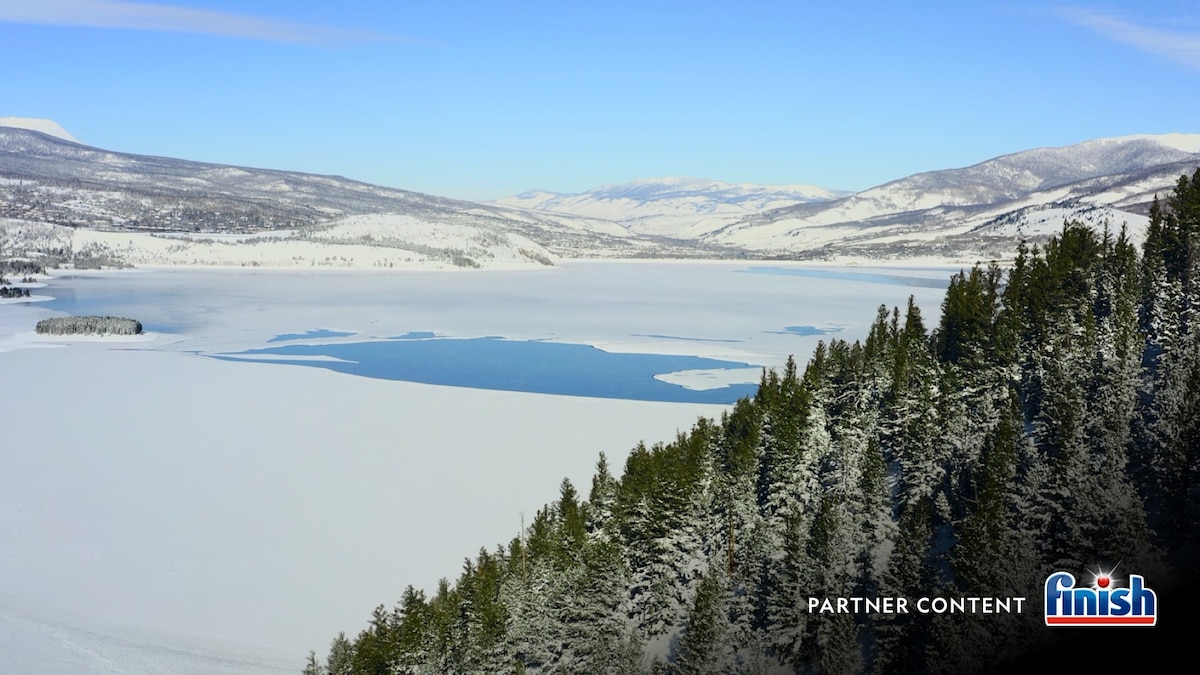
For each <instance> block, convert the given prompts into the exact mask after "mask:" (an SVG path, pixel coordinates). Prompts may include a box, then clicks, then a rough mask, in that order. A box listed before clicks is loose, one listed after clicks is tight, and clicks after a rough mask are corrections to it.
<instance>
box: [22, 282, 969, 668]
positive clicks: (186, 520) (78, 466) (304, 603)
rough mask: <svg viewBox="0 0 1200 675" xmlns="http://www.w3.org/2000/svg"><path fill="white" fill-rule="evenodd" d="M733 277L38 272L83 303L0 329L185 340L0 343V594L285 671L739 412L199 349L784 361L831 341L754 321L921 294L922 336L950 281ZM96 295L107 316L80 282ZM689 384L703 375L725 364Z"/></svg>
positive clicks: (857, 310)
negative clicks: (430, 344) (332, 330)
mask: <svg viewBox="0 0 1200 675" xmlns="http://www.w3.org/2000/svg"><path fill="white" fill-rule="evenodd" d="M737 269H739V266H737V265H731V264H715V265H714V264H651V263H638V264H621V263H566V264H564V265H562V266H561V267H560V268H558V269H552V270H544V271H538V272H489V271H475V272H470V273H461V274H459V273H423V272H414V273H411V274H388V275H373V274H370V273H338V272H326V273H319V274H314V273H297V272H288V273H283V272H276V273H267V272H259V273H255V272H250V271H246V272H240V271H230V272H199V271H183V272H160V271H153V272H146V271H139V272H125V273H113V274H92V275H88V276H89V278H87V279H80V280H75V281H61V280H60V281H57V282H52V283H51V285H50V287H49V288H48V289H47V290H46V291H45V292H46V294H48V295H49V294H53V290H54V288H55V287H56V284H64V283H65V284H71V285H72V287H73V288H75V289H76V290H77V291H78V293H77V294H76V296H75V298H76V300H75V301H74V304H73V305H70V306H66V305H63V306H58V307H55V308H47V307H46V305H47V304H54V303H38V304H37V305H6V306H3V307H0V340H6V339H7V340H10V341H11V338H12V337H13V336H14V335H16V334H18V333H28V332H30V331H32V330H33V326H34V324H35V323H36V322H37V320H39V319H42V318H46V317H48V316H61V315H63V314H64V313H65V312H70V313H80V314H86V313H100V314H114V315H119V316H121V315H123V316H130V317H131V318H135V319H137V320H139V321H142V323H143V324H144V325H146V324H150V325H170V326H175V327H177V328H176V329H175V334H174V335H170V336H162V337H160V339H157V340H154V341H152V342H142V343H137V342H135V343H118V344H109V343H107V342H80V343H71V344H70V345H69V346H67V347H63V348H58V349H26V350H21V351H15V352H5V353H0V373H3V378H4V381H5V385H6V389H7V390H8V391H10V392H11V393H12V394H13V395H12V396H9V397H8V398H6V403H5V405H6V419H7V420H9V423H8V424H6V427H5V432H4V440H3V443H2V444H0V467H2V470H0V594H5V593H8V594H13V593H21V594H24V595H28V596H31V597H33V598H35V599H36V600H38V601H39V602H43V603H45V604H46V605H48V606H52V607H57V608H65V609H69V610H71V611H72V612H76V613H78V614H80V615H82V616H92V617H99V618H100V619H102V620H103V622H104V624H103V626H108V625H132V626H142V627H147V626H150V627H155V629H156V630H161V631H164V632H170V633H172V634H175V633H179V634H190V635H205V636H212V637H213V638H214V639H218V640H220V639H224V640H235V641H241V642H246V643H250V644H252V645H255V646H259V647H261V649H260V652H256V653H258V654H259V656H257V657H255V658H259V659H261V660H262V662H265V663H273V662H274V661H272V659H274V658H277V656H276V655H278V654H279V653H281V652H282V653H288V654H294V655H295V659H296V660H295V666H294V670H295V671H298V670H300V668H301V667H302V665H303V659H304V657H305V655H307V653H308V650H309V649H315V650H317V651H318V652H319V653H320V652H323V651H325V650H326V649H327V648H328V645H329V641H330V639H331V638H332V637H333V636H335V635H337V633H338V632H339V631H345V632H346V633H347V634H354V633H356V632H357V631H358V630H361V629H362V628H364V627H365V626H366V624H367V621H368V620H369V618H370V612H371V610H372V609H373V608H374V607H375V606H376V605H378V604H380V603H384V604H388V605H390V604H391V603H392V602H394V601H396V600H398V599H399V598H400V596H401V593H402V592H403V590H404V587H405V586H406V585H408V584H413V585H415V586H417V587H420V588H425V589H432V588H434V587H435V585H436V583H437V580H438V579H439V578H440V577H443V576H447V577H450V578H451V579H453V578H454V577H455V576H456V575H457V574H458V571H459V570H461V567H462V561H463V558H464V557H467V556H474V555H475V554H476V553H477V552H478V551H479V548H480V547H481V546H485V547H487V548H489V549H494V548H495V547H496V546H497V545H499V544H501V543H506V542H508V541H509V540H511V539H512V538H513V537H515V536H516V535H517V533H518V528H519V525H520V522H521V514H522V513H523V514H524V515H525V521H526V523H528V522H529V521H530V519H531V518H532V516H533V514H534V513H536V511H537V510H538V509H539V508H540V507H541V506H543V505H544V504H546V503H547V502H548V501H550V500H552V499H553V498H554V497H555V495H557V493H558V486H559V483H560V482H561V480H562V479H563V477H568V478H569V479H570V480H571V481H572V482H573V483H574V484H575V485H576V487H577V488H579V489H581V490H586V489H587V487H586V486H587V485H589V484H590V483H589V481H590V478H591V475H592V471H593V467H594V464H595V461H596V459H597V456H598V454H599V453H600V452H604V453H606V454H607V456H608V459H609V463H610V465H611V466H613V467H621V466H622V465H623V464H624V461H625V457H626V455H627V453H628V451H629V449H630V448H632V447H634V446H635V445H636V444H637V442H638V441H639V440H645V441H646V442H647V443H652V442H656V441H670V440H671V439H673V438H675V434H676V431H677V430H684V429H687V428H689V427H690V426H691V425H692V424H693V423H694V422H695V420H696V418H697V416H699V415H705V416H709V417H714V416H717V415H719V414H720V413H721V412H722V411H724V410H727V409H728V406H719V405H700V404H681V403H658V402H643V401H622V400H612V399H592V398H581V397H563V396H548V395H537V394H523V393H511V392H497V391H481V390H475V389H466V388H456V387H440V386H430V385H420V384H411V383H406V382H395V381H385V380H378V379H369V378H358V377H349V376H345V375H342V374H339V373H335V372H330V371H328V370H324V369H319V368H303V367H287V366H263V365H260V364H246V363H232V362H226V361H217V360H213V359H207V358H196V357H195V353H197V352H199V353H228V352H234V351H240V350H241V351H244V350H250V349H257V348H262V347H263V346H265V345H266V344H267V341H268V340H269V339H270V338H272V337H274V336H277V335H281V334H285V333H296V332H303V331H305V330H308V329H310V328H312V327H313V326H314V325H318V326H336V327H338V328H339V329H340V330H346V331H355V332H356V333H358V334H361V339H372V338H375V339H384V338H387V337H388V336H401V335H407V334H410V333H412V332H415V331H436V334H437V335H438V336H455V337H478V336H485V335H504V336H506V337H508V338H511V339H549V340H554V341H563V342H572V343H579V344H591V345H594V346H604V348H605V349H611V350H613V351H621V350H627V351H635V352H636V351H642V352H647V353H675V354H689V355H696V356H707V357H712V358H720V359H725V360H731V361H738V362H742V363H750V364H754V365H756V366H758V365H763V366H770V367H776V366H781V365H782V364H783V363H784V361H785V360H786V358H787V356H788V355H789V354H795V355H796V358H797V360H798V361H800V362H801V363H803V362H804V361H805V360H807V358H808V356H809V354H810V353H811V350H812V348H813V347H814V346H815V345H816V343H817V341H818V340H819V339H822V337H824V338H826V339H827V338H828V337H830V336H799V335H794V334H789V335H776V334H771V333H767V332H765V331H768V330H778V329H779V327H781V326H796V325H815V326H825V325H834V324H836V325H845V330H844V331H843V332H842V333H839V334H838V335H837V336H836V337H839V338H843V337H844V338H846V339H850V340H853V339H856V338H861V337H864V336H865V335H866V332H867V329H868V327H869V325H870V323H871V321H872V320H873V319H874V317H875V314H876V308H877V307H878V305H879V304H880V303H886V304H887V305H889V306H892V305H899V306H903V305H904V303H905V302H906V301H907V298H908V296H909V294H910V293H911V294H914V295H915V296H916V300H917V303H918V304H919V305H920V306H921V307H922V308H923V310H924V312H925V320H926V325H933V324H934V323H935V322H936V320H937V314H938V307H939V305H940V301H941V291H940V290H938V289H929V288H921V287H908V286H899V285H887V284H877V283H872V284H864V283H860V282H845V283H843V282H840V281H838V280H836V279H832V280H821V281H820V283H813V280H812V279H805V278H797V277H789V276H783V275H769V274H739V273H736V270H737ZM948 275H949V272H947V276H948ZM101 287H103V288H104V289H107V290H105V293H107V294H109V296H110V297H120V298H121V300H120V303H119V307H113V306H110V305H109V306H106V305H104V304H103V301H102V300H97V297H98V296H96V295H94V294H92V291H91V290H89V289H96V288H101ZM60 288H61V286H60ZM114 294H115V296H114ZM101 295H103V294H101ZM97 303H99V304H97ZM118 309H119V310H122V311H116V310H118ZM126 310H127V311H126ZM635 334H643V335H668V336H672V335H673V336H688V337H693V338H703V339H705V340H693V341H682V340H664V339H660V338H655V337H636V336H635ZM355 339H360V338H359V336H356V337H355ZM710 340H739V341H740V342H728V341H722V342H717V341H710ZM655 350H657V351H655ZM747 370H749V369H747ZM681 377H682V376H681ZM688 377H690V378H691V380H692V385H693V386H695V385H697V384H699V383H703V382H704V381H705V379H706V378H710V379H711V378H713V377H716V375H715V374H708V375H706V374H699V373H697V374H691V375H689V376H688ZM752 381H757V375H756V376H755V378H754V379H753V380H752ZM0 612H8V614H6V615H5V616H8V617H9V619H7V620H8V621H9V623H8V624H6V626H0V635H4V634H5V630H6V627H8V628H10V629H11V631H15V632H16V634H19V635H24V636H26V637H29V638H30V640H29V642H22V641H19V642H21V644H32V645H35V646H36V648H37V649H38V650H44V651H45V652H48V653H47V654H45V655H46V656H47V658H51V659H52V658H59V657H61V658H63V659H71V658H75V657H74V656H72V654H73V652H70V651H69V650H63V648H62V647H61V643H60V642H56V641H55V640H54V639H49V638H46V639H43V638H37V637H36V635H41V633H37V632H36V630H38V629H36V628H34V627H31V625H32V624H31V623H30V622H29V621H27V620H25V619H20V618H18V619H12V618H11V617H12V616H14V615H16V616H18V617H27V616H28V613H22V612H23V610H19V608H17V609H14V608H13V607H11V606H10V607H7V608H6V607H5V606H4V600H3V599H2V598H0ZM22 621H23V622H24V623H22ZM103 626H100V625H98V626H93V627H92V628H96V629H97V630H100V629H103ZM83 628H84V629H89V627H88V626H87V625H85V626H84V627H83ZM105 630H107V629H105ZM9 634H12V633H11V632H10V633H9ZM3 644H4V643H3V642H2V641H0V645H3ZM221 644H223V643H221ZM56 645H57V646H56ZM18 647H19V645H18ZM5 648H6V649H8V650H9V651H8V653H9V654H12V653H14V651H13V650H14V647H13V646H12V645H11V644H10V645H9V646H8V647H5ZM22 648H23V647H22ZM146 648H147V649H150V647H149V646H148V645H147V646H146ZM218 651H219V650H218ZM252 651H253V650H252ZM154 654H155V652H153V650H152V649H151V651H150V652H149V653H148V654H146V655H144V656H145V658H147V659H152V658H155V657H154ZM217 656H218V657H220V656H221V654H217ZM26 657H28V654H26V655H25V656H24V657H22V658H26ZM129 658H131V659H132V658H135V657H133V656H130V657H129ZM136 658H139V659H140V658H142V656H138V657H136ZM143 662H147V663H148V662H149V661H138V662H137V663H143ZM46 663H50V661H46ZM64 663H68V664H69V663H70V662H69V661H64ZM34 670H38V669H34ZM131 670H132V671H133V672H138V669H137V668H136V667H135V668H131ZM174 670H175V669H174V668H166V669H165V671H167V672H172V671H174Z"/></svg>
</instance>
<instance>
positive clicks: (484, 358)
mask: <svg viewBox="0 0 1200 675" xmlns="http://www.w3.org/2000/svg"><path fill="white" fill-rule="evenodd" d="M210 356H211V357H212V358H216V359H221V360H223V361H242V362H245V361H252V360H255V357H263V356H267V357H269V359H262V360H260V361H258V362H260V363H276V364H278V363H282V364H286V365H298V366H307V367H309V368H325V369H328V370H333V371H336V372H339V373H347V374H350V375H359V376H362V377H373V378H379V379H385V380H403V381H406V382H421V383H424V384H440V385H448V386H455V387H473V388H476V389H497V390H501V391H522V392H531V393H538V394H558V395H562V396H592V397H597V398H618V399H627V400H634V401H668V402H677V403H723V404H728V403H734V402H736V401H737V400H738V399H740V398H742V397H744V396H753V395H754V393H755V391H757V390H758V385H755V384H735V385H730V386H727V387H721V388H718V389H708V390H692V389H686V388H684V387H681V386H679V385H676V384H670V383H667V382H663V381H660V380H656V379H654V376H655V375H661V374H666V373H673V372H677V371H681V370H722V369H733V368H753V367H755V366H752V365H751V364H748V363H738V362H735V361H721V360H718V359H709V358H702V357H698V356H672V355H665V354H621V353H611V352H606V351H603V350H601V349H596V348H595V347H592V346H590V345H580V344H567V343H561V342H532V341H524V340H504V339H499V338H471V339H449V338H438V339H430V340H383V341H372V342H349V343H347V342H343V343H327V344H313V345H302V344H294V345H284V346H280V347H265V348H263V349H251V350H247V351H243V352H233V353H228V354H213V355H210ZM288 356H295V357H297V359H296V360H289V359H288V358H287V357H288ZM313 356H326V357H332V358H334V359H339V360H337V361H326V360H312V359H311V357H313ZM306 357H307V358H308V360H303V359H305V358H306Z"/></svg>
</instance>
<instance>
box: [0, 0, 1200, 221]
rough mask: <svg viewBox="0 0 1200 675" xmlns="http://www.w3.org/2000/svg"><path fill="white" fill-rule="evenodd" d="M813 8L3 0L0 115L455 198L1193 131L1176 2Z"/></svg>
mask: <svg viewBox="0 0 1200 675" xmlns="http://www.w3.org/2000/svg"><path fill="white" fill-rule="evenodd" d="M830 5H832V3H815V2H795V1H791V2H783V1H778V2H761V1H755V0H742V1H741V2H738V3H732V2H707V1H705V0H692V1H690V2H682V1H681V2H673V1H655V0H641V1H640V2H626V1H625V0H606V1H605V2H586V1H584V2H563V1H562V0H558V1H556V2H541V1H522V0H513V1H511V2H505V3H499V2H495V1H494V0H493V1H486V2H458V1H455V0H445V1H443V2H387V3H378V2H355V1H353V0H343V1H341V2H329V1H328V0H322V1H321V2H310V1H309V0H240V1H238V2H233V1H227V0H223V1H203V2H200V1H196V2H182V1H181V2H172V3H169V4H167V3H149V2H117V1H112V0H0V64H3V67H0V116H4V115H15V116H21V117H45V118H50V119H54V120H55V121H57V122H59V123H60V124H62V125H63V127H65V128H66V129H67V130H68V131H70V132H71V133H72V134H74V135H75V136H76V137H78V138H79V139H81V140H82V141H84V142H86V143H88V144H91V145H96V146H99V147H103V148H107V149H112V150H121V151H127V152H137V153H145V154H154V155H167V156H173V157H180V158H185V159H195V160H203V161H211V162H219V163H228V164H238V165H246V166H256V167H268V168H278V169H291V170H298V171H309V172H315V173H331V174H340V175H344V176H348V177H351V178H355V179H359V180H365V181H370V182H374V183H380V184H384V185H389V186H394V187H401V188H405V189H412V190H418V191H422V192H429V193H433V194H439V195H446V196H452V197H461V198H467V199H492V198H496V197H500V196H503V195H506V194H513V193H517V192H521V191H524V190H527V189H533V188H541V189H548V190H553V191H558V192H577V191H582V190H585V189H588V188H591V187H595V186H597V185H601V184H606V183H619V182H624V181H627V180H631V179H634V178H644V177H653V176H693V177H704V178H716V179H720V180H726V181H731V182H754V183H810V184H816V185H821V186H824V187H832V188H842V189H852V190H858V189H864V188H867V187H870V186H872V185H876V184H879V183H883V182H886V181H888V180H892V179H895V178H900V177H903V176H906V175H909V174H912V173H915V172H918V171H926V170H932V169H943V168H950V167H956V166H965V165H969V164H973V163H976V162H979V161H983V160H985V159H988V158H991V157H994V156H996V155H1000V154H1004V153H1007V152H1015V151H1019V150H1024V149H1028V148H1032V147H1040V146H1055V145H1068V144H1071V143H1076V142H1079V141H1083V140H1087V139H1090V138H1097V137H1103V136H1118V135H1125V134H1133V133H1166V132H1175V131H1180V132H1200V117H1198V116H1197V112H1196V111H1198V110H1200V10H1198V9H1197V8H1196V6H1195V4H1194V0H1139V1H1138V2H1111V3H1077V4H1064V5H1053V4H1050V3H1045V2H1029V1H1023V0H1009V1H1003V2H987V1H986V0H985V1H983V2H978V3H976V2H961V3H960V2H949V1H947V2H919V1H918V2H857V3H848V4H846V5H845V6H842V7H837V8H835V7H832V6H830Z"/></svg>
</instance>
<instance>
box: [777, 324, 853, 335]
mask: <svg viewBox="0 0 1200 675" xmlns="http://www.w3.org/2000/svg"><path fill="white" fill-rule="evenodd" d="M843 330H844V328H843V327H842V326H826V327H824V328H819V327H817V326H784V327H783V330H765V331H763V332H764V333H771V334H773V335H802V336H804V337H808V336H811V335H829V334H831V333H840V332H842V331H843Z"/></svg>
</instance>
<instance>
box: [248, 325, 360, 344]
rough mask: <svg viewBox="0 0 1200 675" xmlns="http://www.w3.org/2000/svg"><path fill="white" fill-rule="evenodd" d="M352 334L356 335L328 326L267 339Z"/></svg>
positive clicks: (331, 336) (285, 339) (273, 340)
mask: <svg viewBox="0 0 1200 675" xmlns="http://www.w3.org/2000/svg"><path fill="white" fill-rule="evenodd" d="M351 335H354V333H346V332H344V331H340V330H329V329H327V328H318V329H316V330H310V331H305V332H303V333H284V334H282V335H276V336H275V337H273V338H271V339H270V340H267V342H291V341H292V340H309V339H315V338H335V337H349V336H351Z"/></svg>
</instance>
